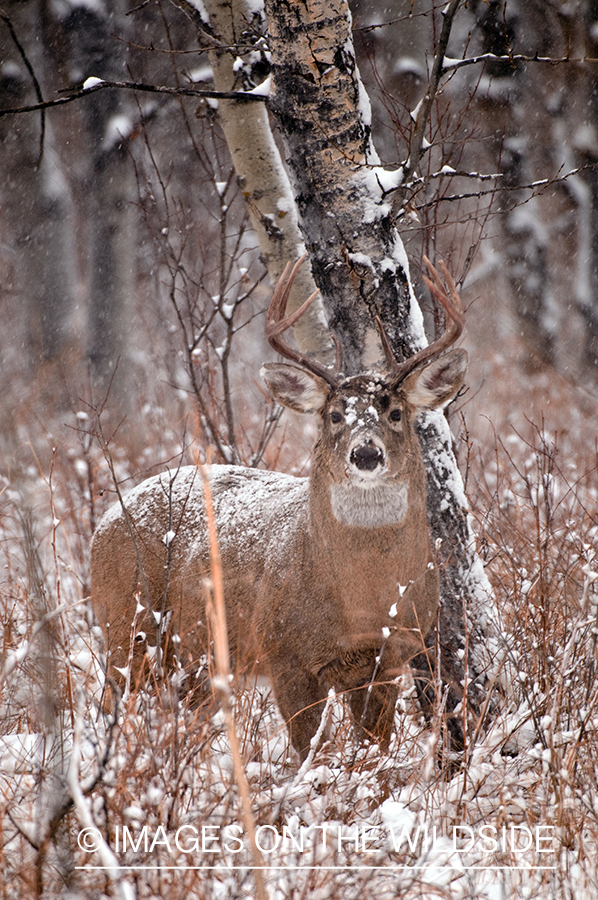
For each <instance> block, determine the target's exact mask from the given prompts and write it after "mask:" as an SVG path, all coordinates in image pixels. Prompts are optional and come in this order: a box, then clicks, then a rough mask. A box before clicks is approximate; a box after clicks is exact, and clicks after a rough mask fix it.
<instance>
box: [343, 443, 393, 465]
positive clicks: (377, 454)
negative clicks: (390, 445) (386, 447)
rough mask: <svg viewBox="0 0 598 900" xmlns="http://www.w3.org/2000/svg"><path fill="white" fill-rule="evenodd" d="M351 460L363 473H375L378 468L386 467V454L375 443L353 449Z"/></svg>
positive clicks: (360, 445)
mask: <svg viewBox="0 0 598 900" xmlns="http://www.w3.org/2000/svg"><path fill="white" fill-rule="evenodd" d="M349 459H350V461H351V463H352V464H353V465H354V466H355V468H356V469H359V470H360V471H362V472H373V471H374V469H377V468H378V466H382V465H384V453H383V452H382V450H381V449H380V447H377V446H376V444H374V442H373V441H367V443H364V444H359V445H358V446H357V447H353V449H352V450H351V453H350V455H349Z"/></svg>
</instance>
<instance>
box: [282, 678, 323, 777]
mask: <svg viewBox="0 0 598 900" xmlns="http://www.w3.org/2000/svg"><path fill="white" fill-rule="evenodd" d="M272 685H273V688H274V696H275V697H276V702H277V704H278V708H279V709H280V712H281V713H282V715H283V717H284V719H285V721H286V723H287V726H288V729H289V737H290V739H291V744H292V745H293V747H294V748H295V750H296V751H297V753H298V754H299V756H300V758H301V762H303V761H304V760H305V759H306V757H307V755H308V753H309V750H310V745H311V739H312V738H313V736H314V735H315V733H316V732H317V730H318V728H319V727H320V721H321V718H322V713H323V711H324V706H325V700H326V691H325V689H324V688H323V687H322V684H321V682H320V680H319V679H318V678H316V677H314V676H313V675H312V674H311V672H309V671H305V670H302V669H297V670H295V671H293V673H292V674H290V672H289V669H288V665H287V667H285V673H284V674H281V673H278V674H276V673H275V672H272Z"/></svg>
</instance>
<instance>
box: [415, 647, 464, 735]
mask: <svg viewBox="0 0 598 900" xmlns="http://www.w3.org/2000/svg"><path fill="white" fill-rule="evenodd" d="M432 639H433V638H432ZM426 643H428V641H427V642H426ZM442 663H443V660H442V659H441V665H440V684H439V679H438V675H437V673H436V660H435V656H434V648H433V647H431V648H430V649H427V650H423V651H422V652H421V653H419V654H418V655H417V656H416V657H414V658H413V659H412V660H411V662H410V665H411V668H412V669H413V680H414V682H415V688H416V690H417V698H418V700H419V705H420V708H421V711H422V713H423V715H424V718H425V720H426V722H430V721H431V719H432V716H433V713H434V707H435V706H437V705H438V704H439V700H441V698H440V697H439V696H438V693H439V691H438V688H439V687H440V688H441V689H442V690H443V692H444V691H446V692H447V696H446V699H445V705H444V708H445V715H444V716H443V719H444V722H445V725H446V728H447V731H448V739H449V749H451V750H454V751H456V752H461V751H462V750H463V746H464V738H463V728H462V726H461V719H460V715H456V714H455V713H454V710H455V708H456V707H457V705H458V704H459V703H460V702H461V701H462V700H463V693H462V691H461V692H459V690H458V689H457V688H456V686H455V684H456V683H457V682H456V679H455V678H451V677H450V676H449V675H448V673H447V669H446V667H445V666H444V665H443V664H442Z"/></svg>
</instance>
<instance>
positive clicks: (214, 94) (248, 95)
mask: <svg viewBox="0 0 598 900" xmlns="http://www.w3.org/2000/svg"><path fill="white" fill-rule="evenodd" d="M105 88H119V89H121V90H127V91H145V92H147V93H152V94H171V95H172V96H174V97H196V98H198V99H201V98H202V97H205V98H206V99H214V100H239V101H241V102H243V103H244V102H250V103H251V102H252V101H253V102H255V101H257V102H259V103H264V102H265V101H266V100H267V99H268V98H267V96H266V95H265V94H262V93H253V92H252V91H210V90H207V91H206V90H202V91H198V90H196V89H195V88H183V87H178V88H173V87H166V86H165V85H159V84H143V83H142V82H135V81H98V83H97V84H94V85H92V86H91V87H88V88H85V87H81V88H79V89H75V90H74V91H73V92H72V93H69V96H68V97H58V98H57V99H56V100H46V101H41V102H40V103H32V104H30V105H29V106H17V107H11V108H10V109H0V116H10V115H16V114H17V113H26V112H36V111H37V110H40V109H41V110H44V109H50V108H51V107H53V106H63V105H64V104H65V103H72V101H73V100H80V99H81V97H86V96H87V95H88V94H94V93H95V92H96V91H101V90H104V89H105ZM67 90H69V91H70V90H71V89H70V88H68V89H67Z"/></svg>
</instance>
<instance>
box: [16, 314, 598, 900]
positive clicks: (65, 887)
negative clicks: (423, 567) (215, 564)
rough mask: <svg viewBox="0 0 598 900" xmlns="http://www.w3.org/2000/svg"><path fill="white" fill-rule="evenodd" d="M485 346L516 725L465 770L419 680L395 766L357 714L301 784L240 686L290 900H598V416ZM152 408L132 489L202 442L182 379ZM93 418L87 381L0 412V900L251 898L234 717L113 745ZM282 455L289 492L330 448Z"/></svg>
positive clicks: (117, 445)
mask: <svg viewBox="0 0 598 900" xmlns="http://www.w3.org/2000/svg"><path fill="white" fill-rule="evenodd" d="M470 321H471V327H470V331H469V335H468V337H467V339H466V343H467V342H469V343H468V346H469V348H470V352H471V356H472V362H471V368H470V375H469V378H468V384H469V392H468V393H467V394H466V395H465V397H464V398H462V399H461V401H460V410H458V411H456V412H453V414H452V419H451V424H452V427H453V431H454V433H455V436H456V447H457V451H458V457H459V461H460V466H461V470H462V472H463V474H464V478H465V481H466V489H467V493H468V497H469V500H470V504H471V514H472V517H473V523H474V527H475V532H476V535H477V540H478V550H479V554H480V556H481V558H482V561H483V563H484V565H485V568H486V572H487V574H488V576H489V578H490V581H491V584H492V587H493V590H494V596H493V597H492V598H489V603H491V604H493V607H494V608H495V610H496V613H495V614H496V620H497V622H498V625H499V634H498V637H497V641H498V646H499V650H498V652H497V654H496V658H495V660H494V662H495V670H494V673H493V678H494V680H495V695H496V708H495V710H494V711H493V713H492V715H488V716H486V717H485V718H484V719H483V720H482V721H480V722H476V721H473V720H472V721H470V722H469V725H468V734H467V746H466V750H465V754H464V756H463V758H462V759H459V760H454V759H453V760H451V759H450V757H449V755H448V754H447V753H444V754H443V753H442V752H440V751H441V748H440V747H439V743H440V742H441V734H442V731H441V729H440V726H439V721H438V720H434V721H432V722H431V723H429V724H426V723H425V722H424V721H423V719H422V717H421V714H420V713H419V710H418V707H417V704H416V701H415V699H414V690H413V685H412V683H411V682H410V680H409V678H408V677H407V676H405V677H404V680H403V691H402V697H401V700H400V702H399V704H398V707H397V713H396V737H395V738H394V739H393V743H392V745H391V748H390V752H389V754H388V756H386V755H383V754H380V752H379V750H378V749H377V748H376V747H361V748H360V747H358V746H356V744H355V741H354V738H353V734H352V731H351V728H350V726H349V723H348V720H347V718H346V717H345V716H344V715H343V708H342V702H341V700H340V699H338V700H337V701H336V703H335V704H334V706H333V709H332V734H331V739H330V740H329V741H328V742H327V743H326V744H325V745H324V746H323V747H322V749H321V750H320V751H318V752H317V753H316V754H315V757H314V758H313V760H311V761H310V763H309V765H308V766H304V767H302V768H301V769H299V766H298V763H297V760H296V759H295V758H294V757H293V754H292V753H291V752H290V751H289V749H288V739H287V733H286V729H285V727H284V723H283V722H282V721H281V719H280V716H279V714H278V712H277V709H276V707H275V705H274V704H273V702H272V700H271V698H270V696H269V693H268V689H267V686H265V685H262V684H260V685H248V684H246V685H244V686H243V685H237V686H236V691H237V693H236V708H235V716H236V724H237V732H238V735H239V739H240V744H241V752H242V757H243V760H244V764H245V771H246V775H247V779H248V782H249V788H250V793H251V801H252V809H253V817H254V823H255V826H256V828H257V835H258V841H259V845H260V847H261V855H262V860H263V865H264V866H265V869H264V870H263V871H262V875H263V879H264V882H265V888H266V892H267V896H269V897H271V898H276V900H278V898H280V900H282V898H297V900H299V898H309V900H316V898H319V897H322V898H323V897H326V898H343V900H348V898H370V897H372V898H374V897H375V898H376V900H382V898H386V897H388V898H391V897H393V898H396V897H406V898H407V897H408V898H424V897H425V898H443V897H447V898H448V897H450V898H474V897H475V898H482V897H484V898H492V900H499V898H502V897H505V898H506V897H522V898H523V897H542V898H567V897H575V898H576V900H580V898H585V897H587V898H590V897H595V896H596V893H597V891H598V862H597V860H598V852H597V851H598V789H597V787H596V785H597V784H598V684H597V681H596V678H595V666H596V640H597V637H598V620H597V612H598V594H597V593H596V590H595V583H594V579H595V578H596V577H597V574H596V569H598V565H597V563H596V560H595V547H596V535H597V529H598V470H597V466H596V463H597V451H596V438H595V436H596V433H597V432H596V424H597V423H596V419H597V413H596V403H595V395H593V394H592V393H591V391H586V390H585V389H581V388H579V387H576V386H575V385H573V384H571V383H569V382H568V381H567V380H566V378H564V377H563V376H562V375H558V374H557V373H556V372H554V371H552V370H551V369H550V368H549V367H547V366H541V365H539V364H538V365H533V364H532V363H533V360H532V359H531V356H530V354H529V351H528V348H527V347H526V346H525V344H524V343H523V342H522V339H520V338H519V337H517V336H516V335H513V334H511V335H510V336H508V338H507V339H506V340H505V341H504V342H502V343H501V345H500V352H498V351H497V349H496V347H493V346H487V345H486V344H485V337H484V321H483V319H481V320H480V317H479V316H478V317H477V319H476V316H472V317H471V320H470ZM140 371H141V370H140ZM256 373H257V367H256ZM84 382H85V379H84V377H82V380H81V382H80V383H84ZM138 384H140V385H143V388H141V387H140V388H139V389H138V392H137V394H136V398H135V401H134V402H132V403H131V405H130V408H129V411H128V414H127V418H126V421H124V422H123V423H121V424H120V425H119V427H118V430H117V431H116V435H115V436H114V437H113V438H112V439H111V441H110V454H111V459H112V462H113V464H114V467H115V471H116V474H117V477H118V479H119V480H120V481H121V482H123V483H124V486H127V485H129V484H130V485H131V486H132V485H133V483H135V482H136V481H139V480H141V479H142V478H143V477H146V476H147V475H149V474H153V472H155V471H158V470H160V468H163V467H164V465H165V464H166V463H167V462H168V461H169V460H175V459H176V460H178V459H179V458H180V457H181V454H182V449H181V448H184V447H185V446H187V445H188V444H189V442H190V437H193V425H192V424H189V423H190V422H192V417H188V418H187V419H186V418H185V411H186V403H187V401H186V398H185V397H184V396H182V395H181V392H180V391H178V392H177V391H176V390H174V389H172V388H171V387H170V386H169V384H168V379H167V378H166V376H164V377H163V378H162V377H160V378H158V377H154V376H152V375H148V373H147V372H146V373H145V375H144V377H141V376H140V377H139V378H138ZM86 396H87V394H86V392H85V391H84V390H80V389H79V388H78V387H77V376H76V373H75V375H73V373H70V375H69V378H66V377H64V378H63V376H62V375H61V374H60V372H56V371H52V372H43V373H40V374H39V375H38V376H37V378H36V379H33V380H31V379H28V378H26V377H25V376H23V377H21V376H15V378H14V379H13V380H12V382H11V385H10V387H9V388H8V389H7V391H6V395H5V396H4V397H3V398H2V407H1V410H0V416H1V429H0V433H1V435H2V438H1V440H2V443H3V447H2V459H3V464H2V471H1V474H2V482H1V487H0V514H1V517H0V550H1V552H2V555H3V557H4V566H3V569H2V576H1V579H0V621H1V623H2V634H3V638H2V640H3V645H2V647H1V651H2V669H1V670H0V672H1V675H0V677H1V679H2V683H1V687H2V699H1V716H2V721H1V737H0V798H1V799H0V806H1V813H2V819H1V827H0V871H1V872H2V876H1V879H0V897H2V898H13V897H19V898H25V897H41V896H44V897H56V896H64V897H86V898H93V897H101V896H123V897H134V896H139V897H163V898H176V897H181V898H182V897H198V898H208V897H209V898H228V897H231V898H232V897H252V898H253V897H256V896H258V894H257V888H256V881H255V878H254V874H253V871H252V869H251V865H252V859H251V855H250V853H249V842H248V838H247V830H246V828H245V825H244V820H243V817H242V813H241V806H240V800H239V794H238V790H237V787H236V782H235V778H234V775H233V771H232V764H231V758H230V748H229V742H228V737H227V733H226V730H225V728H224V725H223V720H222V718H221V715H220V714H217V715H216V716H214V717H213V718H212V719H211V720H210V721H205V720H202V719H200V718H198V717H197V715H196V714H195V713H194V711H193V710H192V709H188V708H186V707H185V706H184V705H182V706H179V707H178V708H176V709H168V708H164V707H162V706H161V705H160V703H159V702H158V701H157V700H156V698H155V697H154V698H148V697H147V696H145V695H143V694H141V693H140V694H138V695H133V696H132V697H130V698H129V700H128V701H127V702H126V703H125V704H124V705H121V706H120V707H119V709H118V711H117V720H116V723H114V722H113V721H112V718H111V710H108V711H106V708H105V707H106V706H107V704H106V703H104V702H103V697H102V687H103V676H102V669H101V635H100V632H99V630H98V628H97V626H96V625H94V622H93V616H92V612H91V609H90V607H89V605H88V602H87V600H86V598H87V597H88V594H89V568H88V564H89V556H88V544H89V538H90V535H91V533H92V531H93V528H94V525H95V524H97V522H98V520H99V517H100V516H101V513H102V512H103V510H104V509H105V508H107V506H108V505H109V504H110V502H111V501H112V498H113V496H114V493H113V489H112V476H111V474H110V471H109V466H108V462H107V459H106V456H105V454H104V453H103V451H102V448H101V446H100V442H99V441H98V440H97V437H96V436H94V435H96V434H97V418H95V413H96V412H97V411H98V408H97V405H96V409H95V410H94V408H93V404H89V402H88V401H86V400H85V399H84V397H86ZM131 423H136V426H137V427H133V426H132V424H131ZM140 426H141V427H140ZM105 428H106V434H112V433H113V432H114V429H115V424H114V422H111V421H106V425H105ZM279 434H280V437H279V438H278V445H277V446H278V447H281V446H282V444H283V443H284V447H282V452H281V453H280V454H278V456H279V459H278V467H279V468H284V469H285V470H286V471H296V472H298V471H303V470H304V468H305V465H306V457H307V454H308V452H309V446H310V441H311V437H310V434H309V433H306V434H300V433H299V429H298V428H297V424H296V423H295V422H294V421H290V420H289V424H288V425H287V427H286V429H285V427H284V426H282V427H281V429H280V432H279ZM277 453H278V451H277V452H274V451H272V454H271V461H273V460H275V459H276V456H277ZM185 458H186V460H187V461H193V453H192V452H191V451H188V452H187V455H186V457H185ZM115 857H116V858H117V860H118V863H119V865H120V866H122V867H124V868H121V869H114V868H112V869H111V868H110V866H111V865H112V864H113V863H114V858H115Z"/></svg>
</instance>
